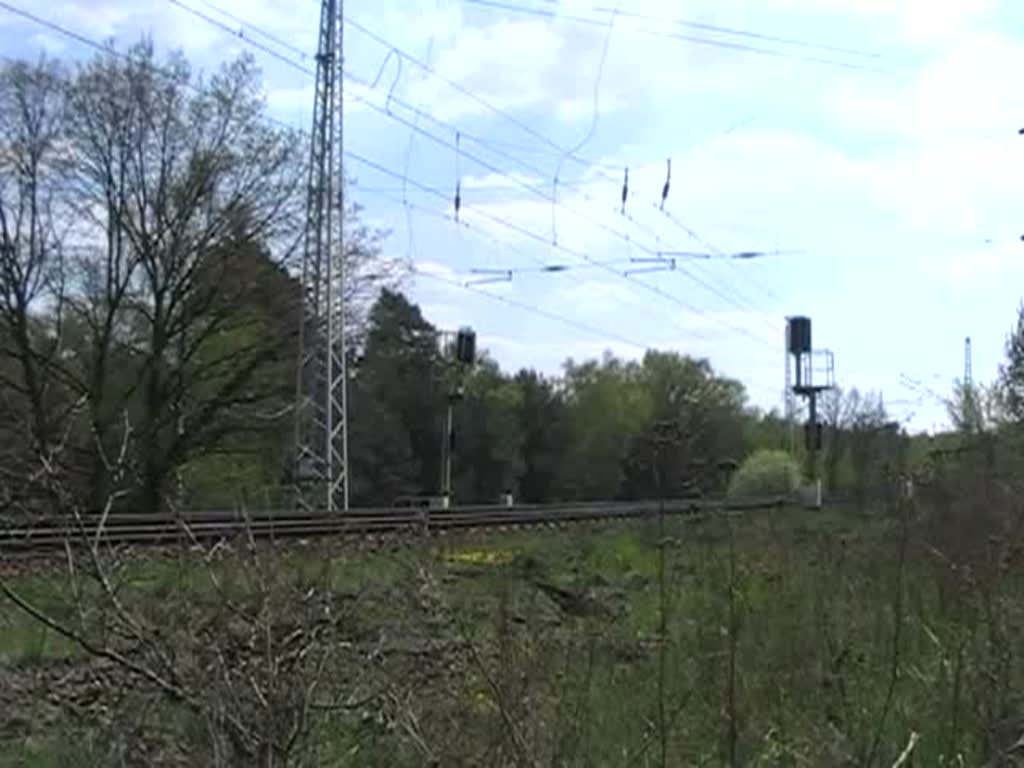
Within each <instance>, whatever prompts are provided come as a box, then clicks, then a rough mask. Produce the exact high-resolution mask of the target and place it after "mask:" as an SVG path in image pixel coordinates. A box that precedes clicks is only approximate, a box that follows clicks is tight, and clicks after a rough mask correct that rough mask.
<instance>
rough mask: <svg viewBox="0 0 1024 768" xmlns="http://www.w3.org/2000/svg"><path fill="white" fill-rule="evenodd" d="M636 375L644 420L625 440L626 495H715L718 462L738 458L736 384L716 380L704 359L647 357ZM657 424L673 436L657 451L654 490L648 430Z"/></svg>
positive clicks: (739, 391)
mask: <svg viewBox="0 0 1024 768" xmlns="http://www.w3.org/2000/svg"><path fill="white" fill-rule="evenodd" d="M639 374H640V383H641V386H642V388H643V391H644V394H645V396H646V399H647V409H646V412H647V418H648V421H647V422H646V423H644V424H643V426H642V428H641V429H640V430H639V431H638V432H637V433H636V434H635V435H633V436H632V439H631V441H630V451H629V454H628V456H627V458H626V470H625V472H626V478H625V485H626V495H628V496H630V497H651V496H653V495H655V494H657V493H659V492H660V491H664V492H665V493H667V494H668V495H680V494H688V493H693V492H695V491H698V492H712V491H716V490H719V489H720V487H721V483H722V479H723V473H722V472H721V471H720V468H719V464H720V462H722V461H725V460H734V459H737V458H739V457H740V456H741V455H742V453H743V448H744V445H743V431H744V430H743V427H744V419H745V416H744V413H743V407H744V400H745V394H744V390H743V387H742V385H741V384H740V383H739V382H736V381H732V380H729V379H726V378H723V377H720V376H717V375H716V374H715V372H714V370H713V369H712V367H711V365H710V363H709V362H708V361H707V360H697V359H694V358H690V357H687V356H685V355H680V354H678V353H675V352H657V351H649V352H647V353H646V354H645V355H644V358H643V361H642V363H641V365H640V369H639ZM663 424H671V425H673V428H674V430H675V433H676V436H675V438H674V439H673V440H672V441H670V442H668V443H667V444H664V445H662V446H661V448H660V449H659V450H660V452H661V456H662V460H663V467H664V469H665V473H666V477H665V478H663V479H662V481H661V483H660V485H661V487H660V488H659V478H658V476H657V473H656V471H655V460H654V454H653V453H652V450H653V448H652V446H653V445H654V443H655V435H654V430H655V429H657V428H658V426H659V425H663Z"/></svg>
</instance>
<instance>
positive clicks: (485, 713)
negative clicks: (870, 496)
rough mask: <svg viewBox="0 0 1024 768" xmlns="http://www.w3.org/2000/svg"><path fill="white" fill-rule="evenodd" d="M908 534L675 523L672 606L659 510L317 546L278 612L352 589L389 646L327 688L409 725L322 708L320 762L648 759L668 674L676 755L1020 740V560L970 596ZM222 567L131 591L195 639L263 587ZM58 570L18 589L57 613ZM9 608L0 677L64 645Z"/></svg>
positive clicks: (296, 570)
mask: <svg viewBox="0 0 1024 768" xmlns="http://www.w3.org/2000/svg"><path fill="white" fill-rule="evenodd" d="M900 530H901V529H900V528H899V526H897V525H895V524H894V523H893V521H892V520H887V519H886V518H885V517H884V516H881V515H876V516H875V517H872V518H864V517H857V516H853V515H849V514H845V513H842V512H822V513H816V512H806V511H801V510H783V511H771V512H767V513H756V514H752V515H746V516H743V517H735V518H729V519H727V520H726V519H720V518H716V519H705V520H697V521H692V520H691V521H684V520H681V519H669V520H668V521H667V524H666V531H665V535H666V538H665V573H666V585H667V589H666V593H665V595H664V596H663V595H662V594H661V592H660V590H659V581H658V549H659V542H660V541H661V539H660V538H659V532H658V527H657V525H656V524H655V523H654V522H650V523H643V524H634V525H608V526H603V527H593V528H588V527H583V526H580V527H576V528H570V529H566V530H563V531H559V532H543V533H538V532H535V531H523V532H512V533H502V534H500V535H498V534H495V535H492V536H480V535H474V536H470V537H465V538H462V537H452V538H447V537H446V538H439V539H426V540H420V541H418V542H414V543H410V544H409V545H408V546H406V547H404V548H399V549H396V550H394V551H389V552H367V553H359V554H355V553H350V554H344V553H339V552H337V551H335V552H332V551H331V550H330V548H329V547H328V546H326V545H324V546H317V547H312V548H309V549H306V550H301V551H300V550H287V551H284V552H281V553H279V554H278V555H276V557H275V558H274V559H273V561H272V562H273V569H272V572H273V575H274V578H275V579H277V580H279V581H280V582H281V584H282V585H284V586H285V587H288V589H289V590H291V591H288V592H287V594H288V595H292V597H289V598H287V599H283V600H281V601H279V602H275V603H273V606H274V610H276V611H279V612H281V614H282V616H284V617H285V618H287V617H288V612H289V611H290V609H291V606H292V605H294V601H295V599H296V598H295V597H294V595H296V594H302V593H301V590H300V591H296V590H297V589H298V588H299V587H300V586H301V587H302V589H305V587H304V586H302V585H305V584H315V585H319V586H318V587H316V588H317V589H321V590H326V592H327V594H329V595H332V596H334V598H337V599H339V600H340V599H342V598H344V600H343V602H342V603H339V605H343V606H347V607H344V610H351V615H348V614H346V619H345V623H344V626H345V629H346V632H348V633H349V635H350V637H351V638H352V639H351V640H350V641H349V645H348V646H347V647H350V648H357V647H362V646H359V645H358V644H359V643H363V644H364V645H366V647H367V648H371V647H375V648H384V649H385V650H384V651H383V652H381V653H380V655H379V656H377V657H375V658H376V659H377V660H376V661H374V662H372V663H370V662H368V661H366V658H367V657H366V655H365V653H363V652H359V653H362V654H363V655H359V653H357V654H356V656H355V657H352V658H353V659H356V661H354V662H349V661H343V660H341V659H342V657H343V653H342V652H341V651H339V662H338V663H339V667H338V669H337V670H336V677H334V678H332V679H336V680H339V681H340V680H348V679H350V678H351V677H352V675H354V672H353V670H358V671H359V673H360V674H362V675H365V676H367V679H366V680H363V679H362V678H359V679H358V681H357V682H358V683H359V684H360V685H364V684H365V686H368V687H370V688H372V687H373V686H381V685H387V686H391V689H395V690H398V689H401V691H402V692H403V696H405V697H406V698H402V697H398V698H401V700H402V701H405V702H406V703H405V704H403V705H402V706H404V707H408V708H409V709H408V712H407V713H406V715H404V716H403V718H404V719H403V718H399V719H397V720H395V719H394V717H393V715H394V713H393V712H391V710H390V709H389V707H393V706H397V705H396V704H395V703H394V701H391V703H389V704H385V703H381V702H380V701H377V702H375V703H374V704H373V705H367V707H368V708H369V710H370V711H364V710H366V709H367V707H364V708H363V709H362V710H359V711H355V710H353V711H351V712H350V711H347V710H346V711H343V712H335V713H332V714H330V715H327V716H325V717H324V718H322V719H320V720H318V721H317V722H316V726H315V728H314V732H313V733H314V740H313V744H312V747H311V748H312V752H311V754H312V755H315V756H316V759H317V760H319V763H318V764H327V765H349V766H362V765H382V764H388V765H398V766H401V765H421V764H423V760H424V759H425V758H424V755H423V754H422V752H421V751H418V750H419V749H421V747H418V746H417V745H418V744H419V743H420V741H423V742H424V743H428V744H430V745H432V746H431V748H432V749H434V750H435V752H436V753H437V755H438V756H439V758H443V759H442V764H444V765H475V764H493V765H505V764H514V763H516V761H517V760H520V758H521V757H522V756H521V755H517V753H516V750H517V749H521V747H520V746H518V742H517V741H516V734H517V733H518V738H519V739H520V742H522V743H526V744H528V745H529V749H531V750H534V751H535V754H532V755H531V758H534V759H535V760H536V761H538V762H540V763H542V764H563V765H621V764H623V763H624V762H625V761H627V760H628V759H631V758H636V759H638V760H640V762H639V763H638V764H644V761H645V760H646V761H650V762H649V764H651V765H654V764H658V754H657V753H658V751H659V750H660V737H659V734H658V725H657V723H658V698H659V697H658V689H659V683H660V684H661V687H662V688H663V690H664V698H665V707H666V711H667V718H668V721H669V722H668V728H667V729H666V742H667V748H668V751H669V763H670V764H675V765H708V766H711V765H723V764H726V763H727V762H728V758H729V755H730V753H731V752H732V751H735V753H736V759H737V762H738V763H739V764H743V765H765V766H767V765H793V766H797V765H844V764H851V765H852V764H863V763H864V762H865V761H866V758H867V756H868V755H869V754H871V753H872V751H873V750H874V751H875V752H876V754H875V756H874V762H875V764H876V765H882V764H891V763H892V761H893V760H894V759H895V756H896V754H898V752H899V751H900V749H902V747H903V745H904V744H905V743H906V741H907V739H908V738H909V736H910V734H911V732H916V733H918V734H919V735H920V741H919V744H918V747H917V750H916V756H917V760H918V763H917V764H920V765H936V766H938V765H953V764H955V763H954V762H953V761H954V758H953V756H954V755H955V754H958V753H959V754H963V756H964V760H965V764H968V765H970V764H977V763H979V762H982V759H983V758H984V757H986V756H991V755H992V754H994V751H995V750H997V749H998V747H999V745H1000V744H1007V743H1009V742H1008V741H1007V740H1009V741H1012V740H1013V739H1015V738H1016V737H1017V736H1019V735H1020V733H1014V732H1013V729H1014V728H1018V726H1019V730H1020V731H1022V732H1024V696H1022V694H1021V692H1024V656H1022V652H1024V649H1021V648H1018V647H1017V646H1018V645H1019V643H1018V642H1017V641H1016V640H1013V638H1018V639H1019V637H1021V636H1024V610H1022V605H1021V600H1020V598H1019V595H1020V594H1021V591H1020V588H1021V587H1022V586H1024V574H1022V573H1020V572H1019V571H1016V572H1006V573H1001V574H999V575H998V578H991V579H988V580H985V579H983V578H982V577H983V571H982V570H981V566H980V565H979V566H978V570H976V571H975V572H974V573H975V576H976V577H975V582H974V586H971V585H970V584H968V583H967V582H965V581H963V580H962V579H961V578H960V577H958V576H955V575H953V574H951V572H950V571H949V569H948V568H947V567H946V566H945V565H942V564H941V563H938V562H937V561H936V560H935V558H934V557H933V556H932V554H931V553H930V550H929V546H930V545H929V542H928V541H927V540H926V535H925V534H926V531H925V530H924V529H920V530H918V529H915V530H914V531H913V532H912V533H913V536H912V538H911V539H910V540H909V541H908V543H907V549H906V557H905V559H904V561H903V566H902V570H901V569H900V565H899V564H900V558H899V552H900V544H901V535H900ZM730 552H731V553H732V555H730ZM265 562H271V561H269V560H268V561H265ZM213 573H214V574H215V575H216V581H217V584H218V586H217V587H216V588H215V587H214V581H213V580H212V579H211V578H210V576H209V574H208V573H207V572H206V570H205V568H204V567H202V565H201V564H200V563H199V562H198V561H197V560H194V559H189V558H188V557H186V558H184V559H183V560H182V561H180V562H179V561H177V560H164V561H159V562H145V561H139V562H137V563H133V564H132V566H131V567H130V568H129V569H128V571H127V572H126V573H125V574H124V584H125V586H124V587H123V598H124V600H125V601H126V603H127V604H128V605H129V606H130V608H131V609H132V610H134V611H137V612H138V613H139V615H142V616H145V617H147V618H148V619H150V620H151V621H152V622H153V623H155V624H158V625H161V626H170V627H171V628H176V627H180V628H181V631H182V632H183V633H184V634H183V635H182V637H181V640H180V643H181V645H182V652H184V648H187V642H188V641H187V640H186V639H185V637H186V635H187V634H188V633H190V632H194V631H195V630H194V628H195V627H197V626H200V625H202V623H203V621H204V620H205V617H214V616H216V615H217V613H218V611H221V610H222V604H223V600H224V597H225V596H227V597H228V598H230V599H231V600H233V601H237V602H238V603H239V604H240V605H246V601H247V600H251V595H252V594H253V592H254V590H255V589H256V588H257V586H258V585H257V582H256V579H255V575H254V572H253V571H252V569H251V568H250V567H249V566H248V565H247V563H246V561H245V560H244V559H231V558H229V559H226V560H224V561H221V562H219V563H217V565H216V566H215V567H214V569H213ZM65 581H66V580H62V579H59V578H56V577H54V578H52V579H41V578H38V577H33V578H22V579H20V580H16V582H15V586H16V587H17V588H18V589H20V590H22V591H23V592H24V593H25V594H26V596H29V597H30V598H31V599H32V600H34V601H36V602H37V603H38V604H39V605H41V606H45V608H46V609H47V610H49V611H52V612H53V613H54V614H55V615H60V616H64V617H65V618H66V617H68V616H70V615H71V613H70V605H69V603H68V600H67V597H68V591H67V585H66V583H65ZM899 583H902V590H900V591H898V590H897V584H899ZM981 585H983V586H984V589H982V586H981ZM897 594H899V595H900V597H901V600H900V602H899V603H897V602H896V601H895V599H894V598H895V596H896V595H897ZM183 596H184V597H186V598H187V599H186V600H184V601H182V600H181V598H182V597H183ZM663 597H664V604H665V606H666V617H665V618H666V630H667V637H668V642H667V643H665V644H664V646H662V645H661V644H660V643H659V642H658V631H659V625H660V622H661V618H662V617H661V606H662V603H663ZM897 608H899V613H897V612H896V609H897ZM3 621H4V622H5V625H4V632H3V634H2V636H0V673H2V672H3V671H4V669H5V668H6V669H7V670H18V671H20V672H19V673H24V672H25V671H26V670H29V669H31V668H32V667H33V666H40V665H43V666H45V665H46V664H47V663H48V661H51V660H54V659H59V658H61V657H66V656H68V655H69V654H70V653H72V652H73V649H72V648H69V647H67V644H66V643H64V641H58V640H56V639H55V638H54V637H53V636H52V633H47V632H42V631H41V630H40V629H39V628H38V627H37V626H35V625H34V624H33V623H32V622H31V621H30V620H28V619H27V618H26V617H24V616H23V615H18V614H12V612H11V611H9V610H7V607H6V606H4V612H3ZM289 621H290V620H289ZM286 623H287V622H286ZM897 623H898V624H899V648H898V649H899V664H898V674H897V676H896V682H895V686H894V687H893V688H892V692H891V695H890V684H891V682H892V677H891V675H892V663H893V649H894V639H895V634H894V632H895V629H896V625H897ZM218 626H219V625H218ZM225 626H227V625H225ZM289 626H290V624H289ZM218 631H220V630H218ZM467 641H468V643H469V645H468V646H467V645H466V643H467ZM406 647H408V648H410V649H413V651H415V649H416V648H424V649H431V650H430V651H429V653H428V654H427V655H425V656H416V655H413V656H409V655H408V652H407V651H403V650H400V649H401V648H406ZM389 648H392V650H387V649H389ZM467 648H470V649H473V650H474V653H468V652H467V650H466V649H467ZM349 652H352V653H355V651H345V652H344V653H349ZM410 652H412V651H410ZM731 655H734V658H735V664H734V669H735V673H734V675H730V672H729V670H730V656H731ZM344 658H345V659H347V658H349V657H347V656H345V657H344ZM662 670H664V672H662ZM352 679H355V678H352ZM992 680H999V683H998V684H993V683H992ZM339 684H340V683H339ZM730 688H731V689H732V691H733V694H734V701H735V705H734V707H733V709H732V710H731V711H730V709H729V707H728V698H729V695H728V692H729V690H730ZM396 700H398V699H396ZM389 701H390V700H389ZM954 705H955V706H954ZM883 714H884V718H883ZM389 718H391V719H389ZM1014 718H1018V719H1016V720H1015V719H1014ZM2 719H3V718H2V715H0V728H2ZM166 722H167V720H166V718H164V723H166ZM411 723H412V724H414V726H413V725H411ZM510 723H514V724H515V726H514V727H510ZM954 723H955V727H954ZM997 728H1003V731H1005V732H1003V731H999V732H997ZM410 729H412V730H410ZM0 733H2V730H0ZM414 733H415V737H414V736H413V735H412V734H414ZM731 733H735V739H733V737H732V736H731V735H730V734H731ZM455 735H457V738H456V736H455ZM876 742H877V745H876ZM43 752H45V750H43ZM43 752H40V754H43ZM28 754H29V753H28V752H25V755H28ZM24 759H25V760H29V759H30V758H29V757H25V758H24ZM32 759H35V758H32ZM39 759H40V760H42V759H43V758H42V757H40V758H39ZM13 764H22V763H13ZM24 764H26V765H33V764H39V765H50V764H54V765H55V764H57V763H53V762H50V763H46V762H39V763H31V762H24ZM3 765H4V763H3V762H0V766H3Z"/></svg>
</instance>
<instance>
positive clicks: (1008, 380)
mask: <svg viewBox="0 0 1024 768" xmlns="http://www.w3.org/2000/svg"><path fill="white" fill-rule="evenodd" d="M999 390H1000V400H1001V405H1002V410H1003V413H1004V415H1005V417H1006V418H1007V419H1008V420H1009V421H1012V422H1015V423H1017V424H1021V423H1024V304H1021V306H1020V307H1018V308H1017V325H1016V326H1015V327H1014V328H1013V330H1012V331H1010V333H1009V335H1008V336H1007V337H1006V362H1005V363H1003V364H1002V365H1001V366H1000V367H999Z"/></svg>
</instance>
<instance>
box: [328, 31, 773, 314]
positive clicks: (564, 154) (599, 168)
mask: <svg viewBox="0 0 1024 768" xmlns="http://www.w3.org/2000/svg"><path fill="white" fill-rule="evenodd" d="M346 22H347V23H349V24H350V25H351V26H353V27H355V28H356V29H357V30H359V31H361V32H363V33H364V34H366V35H367V36H369V37H370V38H371V39H372V40H374V41H375V42H377V43H378V44H380V45H383V46H386V47H387V48H388V50H389V55H390V52H395V51H397V52H398V53H399V55H400V56H405V57H409V54H408V53H406V52H404V51H401V49H400V48H398V47H397V46H395V45H394V44H393V43H391V42H390V41H388V40H386V39H385V38H383V37H382V36H380V35H378V34H377V33H374V32H372V31H370V30H368V29H366V28H365V27H364V26H362V25H360V24H358V23H357V22H354V21H352V20H351V19H348V18H347V17H346ZM409 58H410V61H412V62H413V63H414V64H416V65H417V66H419V67H420V68H421V69H423V70H424V71H425V72H427V73H428V74H431V75H432V76H435V77H437V78H439V79H440V80H442V82H445V83H447V84H448V85H450V86H451V87H453V88H454V89H456V90H457V91H459V92H460V93H463V94H464V95H467V96H469V97H470V98H473V99H474V100H475V101H476V102H477V103H479V104H481V105H482V106H485V107H486V108H489V109H490V110H492V111H494V112H495V113H496V114H498V115H499V116H502V117H504V118H505V119H507V120H509V121H510V122H511V123H512V124H514V125H517V126H520V127H522V128H523V129H524V130H526V131H527V132H529V133H531V135H534V136H536V137H538V138H539V140H541V141H543V142H544V143H545V144H547V145H549V146H551V147H552V148H554V149H555V150H556V151H559V152H560V153H561V156H562V157H563V158H572V157H574V158H576V159H577V160H579V161H580V162H590V165H589V167H590V168H591V169H593V170H596V171H597V172H598V174H599V175H600V176H602V177H603V178H605V179H607V180H608V181H615V180H614V179H613V178H612V177H611V176H610V175H608V174H607V173H606V172H604V170H603V169H602V168H613V166H610V165H603V166H602V164H597V163H593V162H592V161H586V160H583V159H581V158H579V157H578V156H577V155H576V153H575V152H572V151H568V150H565V149H564V148H562V147H560V145H558V144H557V143H556V142H554V141H553V140H551V139H550V138H548V137H546V136H544V135H543V134H541V133H539V132H537V131H535V130H534V129H533V128H531V127H530V126H528V125H526V124H525V123H522V122H521V121H519V120H518V119H517V118H515V117H514V116H512V115H509V114H508V113H507V112H505V111H504V110H502V109H500V108H498V107H494V106H493V105H491V104H490V103H489V102H487V101H486V100H485V99H483V98H482V97H480V96H478V95H477V94H475V93H473V92H472V91H470V90H468V89H466V88H465V87H464V86H462V85H460V84H459V83H456V82H454V81H451V80H449V79H447V78H445V77H443V76H441V75H439V74H438V73H437V72H436V71H435V70H434V69H433V68H432V67H430V66H429V65H428V64H425V63H423V62H421V61H417V60H415V59H412V58H411V57H409ZM349 77H350V79H352V80H353V81H354V82H356V83H357V84H360V85H364V86H365V85H366V84H365V83H363V82H362V81H360V80H359V79H358V78H355V77H354V76H351V75H349ZM390 100H391V94H389V102H390ZM367 103H368V102H367ZM396 103H397V104H399V106H401V107H403V108H405V109H409V110H410V111H412V112H413V113H414V114H416V115H418V116H423V117H425V118H426V119H427V120H429V121H431V122H433V123H435V124H437V125H439V126H442V127H444V128H445V129H446V130H450V131H453V132H458V133H459V134H460V135H461V136H462V137H463V138H468V139H470V140H473V141H475V142H476V143H478V144H480V145H481V146H484V147H485V148H488V149H489V151H491V152H494V154H496V155H497V156H499V157H501V158H502V159H505V160H508V161H510V162H512V163H514V164H516V165H518V166H519V167H520V168H523V169H524V170H527V171H529V172H531V173H533V174H534V175H535V176H537V177H543V176H544V173H543V172H542V171H541V170H539V169H538V168H536V167H535V166H531V165H530V164H528V163H526V162H525V161H523V160H522V159H521V158H518V157H515V156H514V155H510V154H508V153H507V152H504V151H501V150H496V149H494V148H493V145H494V142H490V141H488V140H484V139H480V138H479V137H471V135H469V134H467V133H466V132H465V131H463V130H461V129H459V128H457V127H455V126H452V125H450V124H449V123H446V122H445V121H442V120H438V119H437V118H436V117H434V116H433V115H429V114H426V115H424V114H423V113H422V111H420V110H418V109H417V108H415V107H410V105H408V104H405V103H403V102H402V101H401V100H400V99H396ZM388 114H390V112H388ZM752 119H753V118H747V119H745V120H744V121H741V122H740V123H737V124H735V125H733V126H730V127H729V128H727V129H726V130H725V131H723V132H722V134H723V135H724V134H728V133H731V132H732V131H734V130H736V129H737V128H739V127H742V126H743V125H745V124H747V123H749V122H750V120H752ZM669 165H670V166H671V161H669ZM499 173H501V174H502V175H504V176H506V177H508V174H504V173H502V172H500V171H499ZM626 174H627V176H628V170H627V171H626ZM556 178H557V177H556ZM557 183H558V184H561V185H562V186H565V183H564V182H562V181H561V180H558V181H557ZM627 184H628V179H627ZM520 186H522V184H520ZM531 191H532V190H531ZM623 193H624V194H627V193H628V189H625V188H624V190H623ZM582 196H583V198H584V199H585V200H587V201H591V202H595V201H594V199H593V197H592V196H590V195H589V194H587V193H583V194H582ZM554 199H555V195H554V194H553V195H552V241H553V242H557V236H556V227H555V215H554V208H555V205H556V203H555V202H554ZM624 208H625V206H624V204H623V205H622V206H621V207H620V213H623V214H624V213H625V211H624ZM626 219H627V221H629V222H630V223H631V224H634V225H635V226H637V227H638V228H640V229H641V230H645V231H646V232H647V234H648V235H649V236H652V237H654V238H655V239H656V240H659V241H660V237H659V236H658V235H657V234H656V233H655V232H654V231H653V230H652V229H651V228H650V227H648V226H645V225H644V224H642V223H641V222H640V221H639V220H638V219H635V218H634V217H633V216H630V215H626ZM627 237H628V236H627ZM731 266H733V265H731ZM733 268H734V269H735V267H734V266H733ZM683 273H684V274H685V275H687V276H690V277H691V279H692V275H689V273H688V272H686V271H685V270H684V271H683ZM702 274H703V273H702ZM737 274H740V273H737ZM709 279H711V278H710V277H709ZM712 282H713V281H712ZM704 287H707V286H706V285H705V286H704ZM709 290H711V292H713V293H715V294H716V295H717V296H719V298H723V300H725V301H726V302H727V303H730V299H728V298H726V297H724V296H723V294H722V293H721V292H719V291H717V290H716V289H709ZM725 292H726V293H729V294H735V295H736V296H737V297H739V301H740V303H741V304H744V305H746V308H753V309H755V311H758V310H757V308H756V306H754V305H753V302H751V301H750V300H749V299H748V298H746V297H743V296H742V295H741V294H740V293H739V292H738V291H736V289H735V288H732V287H728V288H726V289H725ZM762 292H764V293H767V294H768V295H770V296H772V297H773V298H774V299H776V300H780V299H778V297H777V295H775V294H774V292H772V291H770V290H766V289H763V288H762Z"/></svg>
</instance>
